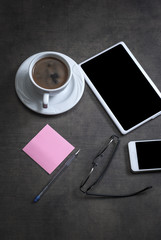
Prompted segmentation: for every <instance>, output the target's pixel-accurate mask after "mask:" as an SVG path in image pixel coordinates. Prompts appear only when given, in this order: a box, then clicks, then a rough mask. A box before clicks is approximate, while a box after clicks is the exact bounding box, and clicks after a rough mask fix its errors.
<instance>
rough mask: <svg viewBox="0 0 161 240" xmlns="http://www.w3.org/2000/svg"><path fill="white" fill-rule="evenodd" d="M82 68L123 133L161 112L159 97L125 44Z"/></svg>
mask: <svg viewBox="0 0 161 240" xmlns="http://www.w3.org/2000/svg"><path fill="white" fill-rule="evenodd" d="M81 67H82V69H83V70H84V72H85V73H86V75H87V76H88V78H89V79H90V81H91V82H92V83H93V85H94V86H95V88H96V89H97V91H98V92H99V93H100V95H101V96H102V98H103V99H104V101H105V102H106V104H107V105H108V107H109V108H110V110H111V111H112V113H113V114H114V116H115V117H116V118H117V120H118V121H119V123H120V124H121V126H122V127H123V129H125V130H128V129H130V128H132V127H134V126H136V125H137V124H139V123H140V122H143V121H144V120H146V119H147V118H150V117H151V116H153V115H154V114H156V113H158V112H159V111H161V99H160V97H159V95H158V94H157V93H156V91H155V90H154V88H153V87H152V86H151V84H150V83H149V82H148V80H147V79H146V77H145V76H144V74H143V73H142V71H141V70H140V69H139V67H138V66H137V65H136V63H135V62H134V61H133V59H132V58H131V56H130V55H129V54H128V52H127V51H126V50H125V48H124V47H123V46H122V45H121V44H119V45H117V46H115V47H113V48H111V49H110V50H108V51H106V52H103V53H101V54H100V55H98V56H96V57H94V58H92V59H90V60H88V61H86V62H85V63H82V64H81Z"/></svg>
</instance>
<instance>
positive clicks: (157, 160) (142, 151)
mask: <svg viewBox="0 0 161 240" xmlns="http://www.w3.org/2000/svg"><path fill="white" fill-rule="evenodd" d="M136 152H137V157H138V166H139V169H153V168H161V141H149V142H136Z"/></svg>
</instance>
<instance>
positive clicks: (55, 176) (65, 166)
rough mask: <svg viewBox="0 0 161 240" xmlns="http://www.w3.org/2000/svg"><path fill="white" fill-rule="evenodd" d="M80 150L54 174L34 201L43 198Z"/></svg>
mask: <svg viewBox="0 0 161 240" xmlns="http://www.w3.org/2000/svg"><path fill="white" fill-rule="evenodd" d="M79 152H80V149H79V150H78V151H77V152H76V153H75V154H74V155H73V156H71V157H70V158H69V159H68V160H67V161H66V163H65V164H64V165H63V166H62V167H61V168H60V169H59V171H58V172H57V174H56V175H54V177H53V178H52V179H51V180H50V181H49V183H48V184H47V185H46V186H45V187H44V188H43V190H42V191H41V192H40V193H39V194H38V195H37V196H36V197H35V198H34V203H36V202H38V201H39V200H40V198H41V196H42V195H43V194H44V193H45V192H46V191H47V190H48V188H49V187H50V185H51V184H52V183H53V182H54V180H55V179H56V178H57V177H58V176H59V175H60V174H61V173H62V172H63V170H64V169H66V168H67V167H68V166H69V165H70V164H71V162H72V161H73V159H74V158H75V157H77V155H78V153H79Z"/></svg>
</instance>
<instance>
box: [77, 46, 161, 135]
mask: <svg viewBox="0 0 161 240" xmlns="http://www.w3.org/2000/svg"><path fill="white" fill-rule="evenodd" d="M120 44H121V45H122V46H123V47H124V48H125V50H126V51H127V53H128V54H129V55H130V57H131V58H132V59H133V61H134V62H135V63H136V65H137V66H138V68H139V69H140V70H141V72H142V73H143V75H144V76H145V78H146V79H147V81H148V82H149V83H150V84H151V86H152V87H153V89H154V90H155V91H156V93H157V94H158V95H159V97H160V98H161V93H160V91H159V89H158V88H157V87H156V85H155V84H154V83H153V81H152V80H151V79H150V77H149V76H148V75H147V73H146V72H145V71H144V69H143V68H142V66H141V65H140V64H139V62H138V61H137V60H136V58H135V57H134V55H133V54H132V53H131V51H130V50H129V49H128V47H127V46H126V44H125V43H124V42H119V43H117V44H115V45H113V46H112V47H110V48H107V49H106V50H104V51H102V52H100V53H98V54H96V55H94V56H93V57H91V58H89V59H87V60H85V61H83V62H81V63H80V64H79V65H80V67H81V65H82V64H84V63H86V62H88V61H90V60H91V59H93V58H95V57H97V56H99V55H101V54H102V53H104V52H106V51H108V50H110V49H112V48H114V47H116V46H117V45H120ZM81 69H82V68H81ZM82 71H83V69H82ZM83 74H84V78H85V80H86V82H87V84H88V85H89V87H90V88H91V90H92V91H93V93H94V94H95V95H96V97H97V98H98V100H99V101H100V103H101V104H102V106H103V107H104V109H105V110H106V112H107V113H108V114H109V116H110V117H111V118H112V120H113V121H114V123H115V124H116V126H117V127H118V129H119V130H120V132H121V133H122V134H127V133H129V132H130V131H132V130H134V129H135V128H137V127H139V126H141V125H142V124H144V123H146V122H148V121H149V120H151V119H154V118H156V117H157V116H159V115H160V114H161V111H160V112H158V113H156V114H154V115H152V116H151V117H149V118H147V119H145V120H144V121H142V122H140V123H139V124H137V125H135V126H133V127H132V128H130V129H128V130H125V129H124V128H123V127H122V126H121V124H120V123H119V121H118V120H117V118H116V117H115V115H114V114H113V112H112V111H111V109H110V108H109V107H108V105H107V103H106V102H105V101H104V99H103V98H102V96H101V95H100V93H99V92H98V91H97V89H96V88H95V86H94V85H93V83H92V82H91V81H90V79H89V78H88V76H87V75H86V73H85V72H84V71H83Z"/></svg>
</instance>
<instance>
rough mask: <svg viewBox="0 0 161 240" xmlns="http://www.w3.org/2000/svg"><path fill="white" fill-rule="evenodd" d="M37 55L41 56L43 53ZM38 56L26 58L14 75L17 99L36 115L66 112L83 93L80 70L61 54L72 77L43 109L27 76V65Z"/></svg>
mask: <svg viewBox="0 0 161 240" xmlns="http://www.w3.org/2000/svg"><path fill="white" fill-rule="evenodd" d="M38 54H39V55H41V54H43V53H38ZM38 54H35V55H33V56H31V57H29V58H27V59H26V60H25V61H24V62H23V63H22V64H21V66H20V67H19V69H18V71H17V73H16V78H15V89H16V92H17V95H18V97H19V98H20V100H21V101H22V102H23V104H24V105H25V106H27V107H28V108H30V109H31V110H33V111H34V112H37V113H41V114H45V115H55V114H60V113H63V112H66V111H68V110H69V109H71V108H72V107H74V106H75V105H76V104H77V103H78V102H79V100H80V99H81V97H82V95H83V92H84V87H85V81H84V77H83V74H82V70H81V68H80V67H79V65H77V63H76V62H75V61H74V60H73V59H71V58H69V57H68V56H66V55H64V54H62V56H64V57H65V58H66V59H67V61H68V62H69V63H70V64H71V66H72V69H73V76H72V79H71V81H70V82H69V84H68V85H67V87H66V88H65V89H64V90H63V91H62V92H60V93H57V94H56V95H55V96H53V97H50V100H49V107H48V108H46V109H45V108H42V95H40V94H39V93H37V92H36V91H35V89H34V88H33V86H32V84H31V82H30V80H29V75H28V68H29V64H30V62H31V61H32V59H33V58H34V57H35V56H36V55H38Z"/></svg>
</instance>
